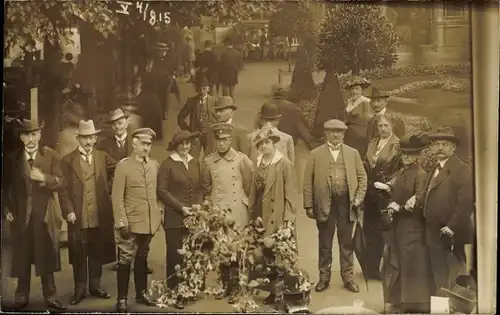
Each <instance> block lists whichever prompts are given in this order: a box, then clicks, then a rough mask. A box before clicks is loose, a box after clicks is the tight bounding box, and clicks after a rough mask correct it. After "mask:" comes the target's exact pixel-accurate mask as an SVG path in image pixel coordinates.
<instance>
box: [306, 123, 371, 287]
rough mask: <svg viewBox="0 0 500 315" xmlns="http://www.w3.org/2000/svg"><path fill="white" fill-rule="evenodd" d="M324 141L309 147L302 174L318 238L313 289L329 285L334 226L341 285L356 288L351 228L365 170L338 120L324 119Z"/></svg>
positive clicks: (360, 199) (308, 210)
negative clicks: (315, 279) (317, 257)
mask: <svg viewBox="0 0 500 315" xmlns="http://www.w3.org/2000/svg"><path fill="white" fill-rule="evenodd" d="M323 129H324V132H325V137H326V143H325V144H323V145H322V146H320V147H318V148H316V149H314V150H312V151H311V156H310V158H309V160H308V161H307V166H306V171H305V175H304V208H305V210H306V214H307V216H308V217H309V218H311V219H314V220H316V226H317V227H318V238H319V240H318V241H319V242H318V243H319V262H318V268H319V282H318V284H317V285H316V291H317V292H321V291H325V290H326V289H327V288H328V287H329V286H330V277H331V267H332V248H333V236H334V235H335V228H337V229H338V234H337V239H338V240H339V250H340V274H341V276H342V281H343V282H344V287H345V288H346V289H347V290H349V291H351V292H354V293H357V292H359V287H358V285H357V284H356V283H355V282H354V280H353V275H354V273H353V270H354V261H353V259H354V255H353V242H352V236H351V232H352V228H353V224H354V222H355V221H356V220H357V219H358V218H360V215H361V213H360V211H361V210H360V208H359V207H360V206H361V205H362V204H363V199H364V198H365V194H366V188H367V176H366V171H365V168H364V166H363V162H362V161H361V156H360V155H359V152H358V151H357V150H356V149H354V148H351V147H350V146H347V145H345V144H344V143H343V142H344V134H345V131H346V130H347V126H346V125H345V124H344V123H343V122H342V121H340V120H337V119H331V120H328V121H326V122H325V123H324V125H323Z"/></svg>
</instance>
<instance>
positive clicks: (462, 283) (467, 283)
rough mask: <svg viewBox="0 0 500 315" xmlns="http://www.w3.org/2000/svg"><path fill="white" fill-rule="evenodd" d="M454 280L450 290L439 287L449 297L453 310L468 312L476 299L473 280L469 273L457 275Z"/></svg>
mask: <svg viewBox="0 0 500 315" xmlns="http://www.w3.org/2000/svg"><path fill="white" fill-rule="evenodd" d="M455 280H456V285H455V286H454V287H453V288H452V289H451V290H449V289H446V288H441V291H442V292H443V293H444V295H446V296H447V297H449V298H450V302H451V306H452V308H453V309H454V311H456V312H460V313H465V314H470V313H471V312H472V311H473V310H474V307H475V306H476V300H477V289H476V284H475V281H474V279H473V278H472V276H470V275H459V276H458V277H456V279H455Z"/></svg>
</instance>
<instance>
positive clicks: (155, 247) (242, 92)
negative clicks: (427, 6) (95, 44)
mask: <svg viewBox="0 0 500 315" xmlns="http://www.w3.org/2000/svg"><path fill="white" fill-rule="evenodd" d="M405 57H406V56H405ZM429 58H430V59H428V63H432V64H438V63H443V62H444V61H446V60H443V59H442V56H441V57H436V56H435V55H432V56H430V57H429ZM405 61H406V59H405V58H403V60H401V62H400V63H399V65H402V64H404V63H405ZM448 63H455V62H454V61H453V60H451V61H450V62H448ZM278 69H282V70H286V69H288V65H287V63H286V62H265V63H250V64H247V65H245V68H244V70H243V71H242V72H241V75H240V84H239V85H238V86H237V87H236V90H235V101H236V105H237V106H238V110H237V111H236V112H235V117H234V121H235V122H236V123H238V124H240V125H242V126H244V127H246V128H247V129H249V130H253V126H252V123H253V121H254V117H255V115H256V113H257V112H258V110H259V108H260V106H261V105H262V104H263V102H264V101H265V100H266V99H267V98H268V97H269V95H270V91H271V86H272V84H275V83H278ZM313 76H314V79H315V81H316V82H321V80H322V78H323V76H324V74H323V73H314V75H313ZM290 78H291V75H284V76H283V81H282V83H284V84H287V83H289V82H290ZM180 88H181V104H183V103H184V102H185V100H186V99H187V97H188V96H191V95H194V88H193V87H192V85H190V84H181V87H180ZM181 104H179V103H177V102H176V101H175V100H173V102H172V106H170V108H169V110H168V119H167V120H166V121H165V123H164V132H165V133H164V134H165V135H166V136H165V139H164V140H163V141H155V143H154V145H153V149H152V157H153V158H155V159H156V160H158V161H159V162H162V161H163V160H164V159H165V158H167V151H166V147H167V143H168V141H169V140H170V139H171V138H172V135H173V134H174V132H175V131H176V130H178V126H177V121H176V116H177V113H178V112H179V110H180V108H181ZM307 154H308V150H307V149H306V147H305V146H304V145H303V144H302V143H299V144H298V149H297V158H296V161H297V165H296V170H297V173H298V174H301V173H302V172H303V170H304V167H305V165H304V162H305V158H306V156H307ZM300 188H301V185H300V183H299V191H300V190H301V189H300ZM297 234H298V242H299V244H298V246H299V255H300V261H299V264H300V266H301V267H302V268H304V269H305V270H306V271H307V272H309V274H310V276H311V279H312V281H317V256H318V250H317V247H318V245H317V230H316V226H315V223H314V221H312V220H310V219H308V218H307V217H306V215H305V213H304V211H301V212H300V213H298V214H297ZM3 245H4V244H3ZM165 247H166V244H165V234H164V232H163V230H161V229H160V231H159V232H158V233H157V234H156V235H155V237H154V238H153V241H152V243H151V251H150V254H149V262H150V265H151V266H152V267H153V268H154V274H153V275H152V276H150V278H149V279H150V280H151V279H162V278H163V277H164V275H165ZM6 248H7V247H6V246H2V265H4V266H5V263H6V262H7V261H8V259H9V257H10V255H9V251H8V250H4V249H6ZM7 249H8V248H7ZM337 257H338V246H337V242H336V240H334V249H333V258H334V259H333V266H332V270H333V272H332V281H331V286H330V288H329V289H328V290H326V291H324V292H321V293H316V292H313V294H312V303H311V305H310V310H311V311H313V312H314V311H317V310H320V309H323V308H327V307H332V306H344V305H352V301H353V300H354V299H361V300H363V301H364V302H365V306H366V307H368V308H369V309H372V310H375V311H377V312H381V311H382V310H383V297H382V290H381V284H380V283H379V282H370V283H369V288H368V289H369V291H367V288H366V286H365V285H363V281H362V276H361V274H360V269H359V266H358V265H357V264H356V265H355V272H356V275H355V280H356V281H357V282H358V284H359V285H360V289H361V292H360V293H358V294H353V293H350V292H348V291H346V290H344V289H343V288H342V282H341V279H340V275H339V269H340V268H339V262H338V258H337ZM61 263H62V271H61V272H58V273H56V274H55V278H56V285H57V291H58V297H59V299H60V300H61V301H62V302H64V303H67V302H68V301H69V299H70V297H71V295H72V294H73V279H72V268H71V266H70V265H69V263H68V253H67V249H66V248H63V249H62V250H61ZM103 269H104V270H103V276H102V287H103V288H105V289H106V290H107V291H108V292H109V293H110V294H111V295H112V296H113V298H112V299H111V300H98V299H93V298H88V299H86V300H84V301H83V302H82V303H80V304H79V305H78V306H71V307H70V308H69V311H75V312H84V311H86V312H88V311H91V312H93V311H99V312H112V311H114V304H115V300H114V299H115V297H116V274H115V272H113V271H111V270H110V266H105V267H104V268H103ZM3 270H5V268H3ZM131 278H132V277H131ZM39 281H40V280H39V279H37V278H35V277H34V274H33V277H32V283H31V303H30V306H29V307H28V308H27V309H26V311H37V310H38V311H39V310H43V309H44V305H43V304H44V303H43V297H42V296H41V290H40V282H39ZM15 282H16V281H15V280H14V279H10V278H6V277H5V275H4V274H2V306H3V305H10V304H11V303H12V302H13V298H14V290H15V285H16V283H15ZM129 292H130V294H129V301H130V302H129V304H130V311H131V312H134V311H135V312H163V311H165V310H162V309H156V308H148V307H143V306H136V305H135V303H134V299H133V294H134V289H133V280H131V286H130V291H129ZM258 299H263V297H262V296H261V297H258ZM168 311H173V309H168ZM185 311H186V312H230V311H232V307H231V306H230V305H228V304H227V303H226V302H225V301H215V300H212V299H210V298H206V299H202V300H200V301H198V302H196V303H195V304H192V305H189V306H187V307H186V309H185Z"/></svg>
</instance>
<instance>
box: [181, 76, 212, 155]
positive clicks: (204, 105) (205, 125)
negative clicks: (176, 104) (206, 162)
mask: <svg viewBox="0 0 500 315" xmlns="http://www.w3.org/2000/svg"><path fill="white" fill-rule="evenodd" d="M196 83H197V89H198V94H197V95H196V96H194V97H190V98H188V100H187V101H186V103H185V104H184V106H183V107H182V108H181V110H180V111H179V114H178V115H177V123H178V125H179V127H180V128H181V129H182V130H187V131H190V132H199V133H200V134H201V137H200V139H195V140H193V143H192V149H191V155H192V156H193V157H194V158H196V159H199V158H200V154H201V149H202V148H204V149H205V151H206V144H205V143H204V141H203V139H204V138H205V135H206V133H207V132H208V129H209V127H210V125H211V124H213V123H215V121H216V118H215V110H214V106H215V102H216V100H217V99H216V98H215V97H213V96H210V95H209V94H208V92H209V91H210V82H208V80H207V78H206V77H205V76H202V77H201V78H199V80H198V82H196ZM188 116H189V124H188V123H186V118H188ZM207 155H208V154H207V153H205V156H207Z"/></svg>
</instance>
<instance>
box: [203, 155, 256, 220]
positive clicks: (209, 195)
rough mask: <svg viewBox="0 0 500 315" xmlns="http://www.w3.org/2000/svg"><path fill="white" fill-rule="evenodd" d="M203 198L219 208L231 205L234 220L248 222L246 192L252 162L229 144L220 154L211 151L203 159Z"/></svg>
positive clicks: (250, 176) (249, 181) (250, 179)
mask: <svg viewBox="0 0 500 315" xmlns="http://www.w3.org/2000/svg"><path fill="white" fill-rule="evenodd" d="M202 178H203V190H204V196H205V199H211V200H212V202H213V204H214V205H216V206H218V207H219V208H222V209H231V212H232V214H233V216H234V219H235V221H236V224H237V225H239V226H240V227H241V228H242V227H244V226H245V225H247V224H248V196H249V194H250V186H251V183H252V162H251V161H250V159H249V158H248V157H247V156H246V155H244V154H243V153H241V152H238V151H236V150H234V149H233V148H230V149H229V151H228V152H227V153H226V155H224V156H223V157H222V156H221V155H220V154H219V153H218V152H214V153H212V154H210V155H209V156H207V157H206V158H205V160H204V161H203V175H202Z"/></svg>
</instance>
